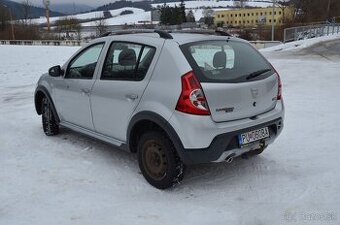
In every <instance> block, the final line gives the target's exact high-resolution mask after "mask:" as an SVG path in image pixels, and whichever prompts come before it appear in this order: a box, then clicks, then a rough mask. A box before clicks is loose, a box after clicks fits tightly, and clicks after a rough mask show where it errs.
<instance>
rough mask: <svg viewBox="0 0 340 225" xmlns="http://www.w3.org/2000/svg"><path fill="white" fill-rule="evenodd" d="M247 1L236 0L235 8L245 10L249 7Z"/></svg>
mask: <svg viewBox="0 0 340 225" xmlns="http://www.w3.org/2000/svg"><path fill="white" fill-rule="evenodd" d="M247 1H248V0H237V1H235V0H234V6H235V7H236V8H244V7H246V6H247Z"/></svg>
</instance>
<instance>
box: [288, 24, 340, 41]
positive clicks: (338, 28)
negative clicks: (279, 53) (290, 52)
mask: <svg viewBox="0 0 340 225" xmlns="http://www.w3.org/2000/svg"><path fill="white" fill-rule="evenodd" d="M338 30H339V27H338ZM286 38H287V29H284V30H283V43H286Z"/></svg>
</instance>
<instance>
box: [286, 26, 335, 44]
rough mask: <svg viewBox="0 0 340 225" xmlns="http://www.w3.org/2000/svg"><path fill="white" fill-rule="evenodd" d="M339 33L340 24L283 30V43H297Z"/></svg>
mask: <svg viewBox="0 0 340 225" xmlns="http://www.w3.org/2000/svg"><path fill="white" fill-rule="evenodd" d="M338 33H340V24H339V23H331V24H318V25H309V26H301V27H291V28H286V29H284V34H283V35H284V36H283V41H284V42H285V43H286V42H290V41H297V40H304V39H309V38H315V37H322V36H327V35H331V34H338Z"/></svg>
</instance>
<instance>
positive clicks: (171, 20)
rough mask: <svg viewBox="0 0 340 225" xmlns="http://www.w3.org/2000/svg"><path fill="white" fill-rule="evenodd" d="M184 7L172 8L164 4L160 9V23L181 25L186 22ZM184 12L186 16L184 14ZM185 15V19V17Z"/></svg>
mask: <svg viewBox="0 0 340 225" xmlns="http://www.w3.org/2000/svg"><path fill="white" fill-rule="evenodd" d="M182 7H183V6H180V7H177V6H176V5H175V7H170V6H168V5H166V4H164V5H163V6H162V7H161V8H160V13H161V15H160V22H161V24H163V25H179V24H182V23H183V22H185V21H186V18H185V17H186V15H185V8H184V11H183V8H182ZM183 12H184V14H183ZM183 15H184V17H183Z"/></svg>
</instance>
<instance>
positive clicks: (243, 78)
mask: <svg viewBox="0 0 340 225" xmlns="http://www.w3.org/2000/svg"><path fill="white" fill-rule="evenodd" d="M181 48H182V51H183V53H184V55H185V56H186V58H187V59H188V61H189V63H190V65H191V67H192V68H193V69H194V71H195V74H196V75H197V76H198V78H199V80H200V81H201V82H220V83H238V82H247V81H252V80H259V79H264V78H266V77H268V76H270V75H272V74H273V73H274V71H273V69H272V66H271V65H270V64H269V63H268V62H267V60H266V59H265V58H264V57H263V56H262V55H261V54H259V53H258V52H257V51H256V50H255V49H254V48H253V47H251V46H250V45H249V44H246V43H242V42H238V41H203V42H195V43H189V44H185V45H183V46H182V47H181Z"/></svg>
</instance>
